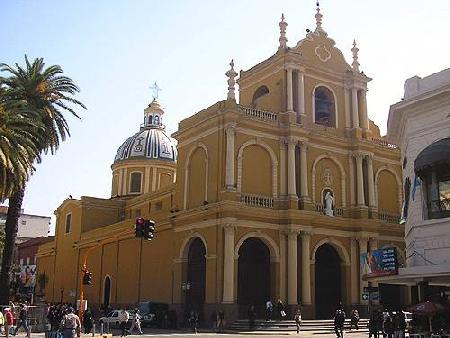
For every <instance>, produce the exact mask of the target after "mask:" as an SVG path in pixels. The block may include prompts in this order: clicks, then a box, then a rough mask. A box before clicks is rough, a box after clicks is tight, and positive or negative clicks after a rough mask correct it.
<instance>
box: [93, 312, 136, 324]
mask: <svg viewBox="0 0 450 338" xmlns="http://www.w3.org/2000/svg"><path fill="white" fill-rule="evenodd" d="M122 311H123V310H113V311H111V312H110V313H108V315H107V316H106V317H101V318H100V319H99V320H98V321H99V323H100V324H101V323H103V325H107V324H109V326H110V327H118V326H119V325H120V313H121V312H122ZM128 313H129V314H130V320H129V321H128V325H127V327H128V326H130V325H131V320H132V319H134V313H133V312H131V311H128Z"/></svg>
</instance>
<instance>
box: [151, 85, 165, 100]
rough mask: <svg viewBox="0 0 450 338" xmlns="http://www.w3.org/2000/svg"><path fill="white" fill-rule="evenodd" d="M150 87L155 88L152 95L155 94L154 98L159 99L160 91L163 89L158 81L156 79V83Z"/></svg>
mask: <svg viewBox="0 0 450 338" xmlns="http://www.w3.org/2000/svg"><path fill="white" fill-rule="evenodd" d="M150 89H151V90H153V95H152V96H153V100H156V99H158V96H159V92H160V91H161V90H162V89H161V88H160V87H159V86H158V84H157V83H156V81H155V83H154V84H153V86H151V87H150Z"/></svg>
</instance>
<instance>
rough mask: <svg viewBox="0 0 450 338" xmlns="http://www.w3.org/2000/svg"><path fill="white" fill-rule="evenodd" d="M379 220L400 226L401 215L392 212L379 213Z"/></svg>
mask: <svg viewBox="0 0 450 338" xmlns="http://www.w3.org/2000/svg"><path fill="white" fill-rule="evenodd" d="M378 219H379V220H380V221H382V222H386V223H397V224H398V222H399V220H400V215H399V214H394V213H392V212H386V211H378Z"/></svg>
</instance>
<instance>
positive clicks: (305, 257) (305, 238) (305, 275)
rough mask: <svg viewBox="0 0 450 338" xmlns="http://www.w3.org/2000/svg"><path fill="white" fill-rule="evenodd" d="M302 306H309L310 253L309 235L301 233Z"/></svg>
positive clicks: (304, 232) (310, 302)
mask: <svg viewBox="0 0 450 338" xmlns="http://www.w3.org/2000/svg"><path fill="white" fill-rule="evenodd" d="M301 236H302V304H303V305H311V304H312V301H311V261H310V259H309V253H310V239H311V234H310V233H309V232H306V231H302V233H301Z"/></svg>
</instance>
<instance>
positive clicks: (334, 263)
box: [315, 244, 342, 319]
mask: <svg viewBox="0 0 450 338" xmlns="http://www.w3.org/2000/svg"><path fill="white" fill-rule="evenodd" d="M315 270H316V271H315V298H316V318H317V319H330V318H332V317H333V315H334V312H335V311H336V308H337V306H338V305H339V303H340V302H341V301H342V285H341V283H342V282H341V258H340V257H339V254H338V252H337V251H336V249H335V248H333V246H331V245H330V244H323V245H321V246H320V247H319V248H318V249H317V251H316V255H315Z"/></svg>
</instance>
